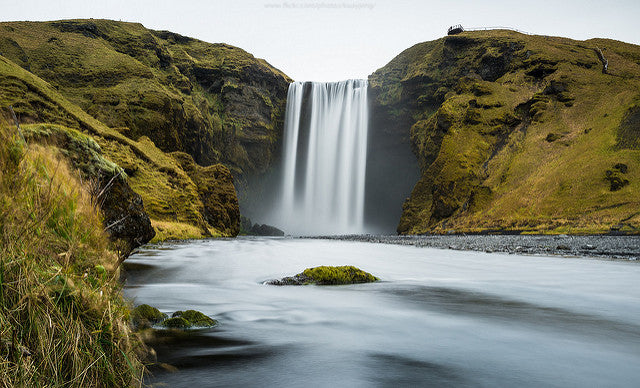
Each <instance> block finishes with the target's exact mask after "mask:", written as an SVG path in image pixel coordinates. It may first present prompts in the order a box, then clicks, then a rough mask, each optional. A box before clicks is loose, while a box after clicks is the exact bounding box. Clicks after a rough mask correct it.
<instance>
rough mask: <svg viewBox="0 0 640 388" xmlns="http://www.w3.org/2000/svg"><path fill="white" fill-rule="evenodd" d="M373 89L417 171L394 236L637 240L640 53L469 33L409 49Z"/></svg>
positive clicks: (594, 43) (374, 78) (603, 44)
mask: <svg viewBox="0 0 640 388" xmlns="http://www.w3.org/2000/svg"><path fill="white" fill-rule="evenodd" d="M599 52H602V53H603V55H604V56H605V57H606V60H608V71H607V72H604V71H603V64H602V62H601V60H600V56H599ZM370 86H371V91H372V95H373V96H374V99H375V100H374V106H373V111H374V115H376V116H378V117H386V118H387V121H388V122H389V123H393V124H389V125H397V126H400V127H401V128H403V130H404V131H409V130H410V133H411V142H412V146H413V150H414V153H415V154H416V156H417V157H418V159H419V161H420V165H421V170H422V176H421V178H420V180H419V181H418V182H417V184H416V185H415V187H414V189H413V191H412V193H411V196H410V198H409V199H408V200H407V201H406V202H405V204H404V208H403V215H402V218H401V220H400V224H399V226H398V232H399V233H404V234H418V233H431V232H435V233H444V232H449V231H452V230H453V231H456V232H479V231H487V230H490V231H491V230H494V231H510V230H515V231H523V232H542V233H545V232H551V233H567V232H568V233H602V232H630V233H637V232H638V230H639V229H638V228H640V212H639V211H638V209H640V200H639V198H640V145H639V144H638V141H637V139H638V135H639V132H638V128H640V127H639V126H638V118H639V117H640V114H639V112H640V109H639V108H638V106H640V94H639V92H638V90H640V47H638V46H634V45H631V44H626V43H622V42H618V41H612V40H606V39H592V40H588V41H574V40H570V39H564V38H555V37H547V36H530V35H524V34H520V33H517V32H512V31H503V30H494V31H479V32H464V33H461V34H459V35H455V36H448V37H445V38H442V39H439V40H436V41H432V42H425V43H420V44H417V45H415V46H414V47H411V48H409V49H407V50H406V51H404V52H403V53H401V54H400V55H399V56H398V57H396V58H395V59H393V60H392V61H391V62H390V63H389V64H388V65H386V66H385V67H383V68H381V69H380V70H378V71H376V72H375V73H374V74H372V75H371V76H370Z"/></svg>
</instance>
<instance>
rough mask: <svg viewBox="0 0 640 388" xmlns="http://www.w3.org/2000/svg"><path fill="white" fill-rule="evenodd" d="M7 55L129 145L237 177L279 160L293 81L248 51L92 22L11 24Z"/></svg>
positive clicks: (2, 44) (1, 31) (1, 30)
mask: <svg viewBox="0 0 640 388" xmlns="http://www.w3.org/2000/svg"><path fill="white" fill-rule="evenodd" d="M0 52H1V53H2V55H4V56H5V57H6V58H8V59H10V60H12V61H13V62H15V63H17V64H18V65H20V66H21V67H23V68H24V69H26V70H28V71H30V72H32V73H34V74H36V75H38V76H39V77H41V78H42V79H44V80H46V81H47V82H49V83H50V84H51V85H52V86H54V87H55V88H56V89H57V90H58V91H59V92H60V93H61V94H62V95H63V96H64V97H66V98H67V99H69V100H70V101H71V102H73V103H75V104H76V105H78V106H79V107H80V108H81V109H83V110H84V111H86V112H87V113H89V114H90V115H91V116H93V117H94V118H96V119H97V120H99V121H101V122H102V123H104V124H105V125H106V126H108V127H110V128H114V129H116V130H117V131H119V132H120V133H122V134H123V135H125V136H127V137H129V138H130V139H133V140H138V139H139V138H140V137H142V136H146V137H148V138H149V139H151V140H152V141H153V143H154V144H155V145H156V146H157V147H158V148H160V149H161V150H163V151H165V152H173V151H182V152H185V153H188V154H190V155H191V156H192V157H193V159H194V160H195V162H196V163H198V164H200V165H203V166H207V165H211V164H215V163H223V164H225V165H226V166H227V167H229V168H230V169H231V170H232V171H233V172H234V173H235V174H236V175H240V174H242V173H253V172H262V171H264V170H265V169H266V168H267V167H268V165H269V163H270V161H271V158H272V152H273V149H274V147H275V145H276V141H277V139H278V137H279V133H278V131H279V130H281V125H280V122H281V121H282V119H283V115H284V100H285V98H286V93H287V87H288V83H289V78H288V77H287V76H286V75H284V74H283V73H282V72H280V71H279V70H277V69H275V68H273V67H272V66H270V65H269V64H268V63H267V62H265V61H264V60H262V59H258V58H254V57H253V56H252V55H251V54H249V53H247V52H245V51H244V50H242V49H240V48H237V47H233V46H230V45H227V44H211V43H206V42H203V41H200V40H197V39H193V38H189V37H185V36H181V35H178V34H175V33H172V32H168V31H154V30H149V29H147V28H145V27H144V26H142V25H141V24H139V23H124V22H116V21H111V20H98V19H90V20H63V21H52V22H10V23H2V24H1V25H0Z"/></svg>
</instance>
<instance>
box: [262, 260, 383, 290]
mask: <svg viewBox="0 0 640 388" xmlns="http://www.w3.org/2000/svg"><path fill="white" fill-rule="evenodd" d="M378 280H380V279H378V278H377V277H375V276H373V275H372V274H370V273H368V272H365V271H363V270H361V269H359V268H356V267H354V266H352V265H344V266H341V267H333V266H320V267H314V268H307V269H305V270H304V271H302V272H301V273H299V274H297V275H295V276H287V277H284V278H282V279H280V280H277V279H276V280H270V281H268V282H266V284H271V285H274V286H300V285H306V284H316V285H321V286H323V285H339V284H357V283H370V282H375V281H378Z"/></svg>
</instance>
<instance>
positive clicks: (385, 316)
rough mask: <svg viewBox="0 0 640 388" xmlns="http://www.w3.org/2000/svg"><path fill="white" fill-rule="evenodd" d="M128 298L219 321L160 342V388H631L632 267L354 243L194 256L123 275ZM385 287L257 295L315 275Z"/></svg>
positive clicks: (638, 329) (256, 247)
mask: <svg viewBox="0 0 640 388" xmlns="http://www.w3.org/2000/svg"><path fill="white" fill-rule="evenodd" d="M127 262H129V263H132V264H133V266H132V267H136V266H137V267H144V266H148V268H146V269H144V270H130V271H129V272H128V275H127V281H126V288H125V294H126V295H127V296H128V297H129V298H131V299H133V300H134V302H135V304H141V303H148V304H151V305H154V306H156V307H158V308H160V310H162V311H164V312H168V313H171V312H173V311H176V310H182V309H187V308H192V309H197V310H200V311H202V312H204V313H205V314H208V315H211V316H213V317H214V318H216V319H218V320H219V321H220V324H219V326H217V327H216V328H213V329H208V330H196V331H192V332H189V333H188V334H187V335H186V336H182V337H180V338H177V339H176V338H171V337H170V336H169V337H166V338H163V339H162V341H159V342H158V343H157V344H156V345H154V346H155V348H156V350H157V352H158V358H159V361H160V362H165V363H168V364H171V365H173V366H175V367H177V368H178V371H177V372H174V373H169V372H163V371H161V370H158V371H155V374H154V376H153V378H152V381H151V382H152V383H165V384H166V385H167V386H171V387H191V386H203V387H216V386H220V387H235V386H237V387H247V386H285V387H286V386H292V387H293V386H303V385H304V386H313V387H323V386H332V387H335V386H340V387H342V386H348V387H358V386H366V387H371V386H381V387H383V386H434V387H435V386H486V387H495V386H521V387H523V386H524V387H539V386H552V387H553V386H557V387H568V386H575V387H585V386H607V387H632V386H637V383H638V381H640V281H639V280H640V265H638V263H636V262H622V261H607V260H594V259H587V258H571V259H569V258H562V257H545V256H519V255H507V254H496V253H491V254H489V253H481V252H470V251H454V250H443V249H433V248H418V247H413V246H398V245H388V244H374V243H365V242H351V241H331V240H315V239H286V238H280V239H276V238H238V239H235V240H202V241H191V242H180V243H168V244H163V245H158V246H148V247H145V248H144V249H142V250H140V251H139V252H138V253H137V254H135V255H134V256H132V257H131V258H129V259H128V260H127ZM345 264H350V265H355V266H358V267H360V268H361V269H363V270H365V271H368V272H371V273H373V274H374V275H377V276H379V277H380V278H381V279H382V281H380V282H377V283H371V284H361V285H350V286H299V287H296V286H290V287H277V286H268V285H263V284H262V281H264V280H267V279H274V278H281V277H283V276H287V275H293V274H296V273H298V272H301V271H302V270H303V269H305V268H307V267H313V266H317V265H345Z"/></svg>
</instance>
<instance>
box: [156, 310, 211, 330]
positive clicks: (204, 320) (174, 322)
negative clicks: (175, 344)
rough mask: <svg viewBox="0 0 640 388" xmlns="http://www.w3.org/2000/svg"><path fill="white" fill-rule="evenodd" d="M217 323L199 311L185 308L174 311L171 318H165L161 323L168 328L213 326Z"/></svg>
mask: <svg viewBox="0 0 640 388" xmlns="http://www.w3.org/2000/svg"><path fill="white" fill-rule="evenodd" d="M217 324H218V321H216V320H215V319H212V318H209V317H208V316H206V315H204V314H203V313H201V312H200V311H196V310H186V311H176V312H175V313H173V314H172V315H171V318H168V319H165V320H164V321H163V322H162V323H161V325H162V326H164V327H167V328H170V329H189V328H192V327H213V326H215V325H217Z"/></svg>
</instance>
